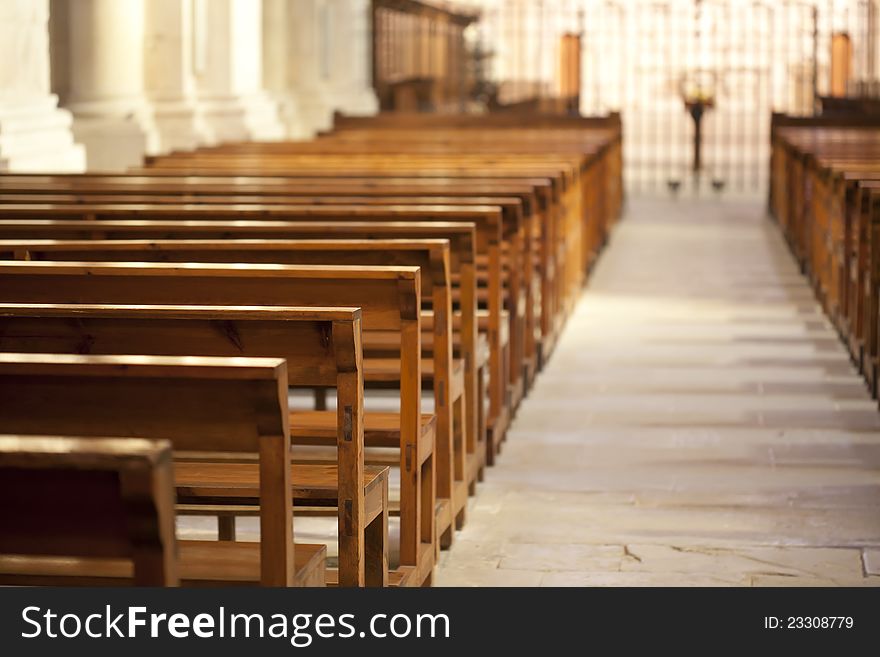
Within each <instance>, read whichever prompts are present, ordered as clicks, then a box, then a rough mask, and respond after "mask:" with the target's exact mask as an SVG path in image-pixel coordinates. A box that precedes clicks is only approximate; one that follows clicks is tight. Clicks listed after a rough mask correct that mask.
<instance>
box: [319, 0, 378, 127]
mask: <svg viewBox="0 0 880 657" xmlns="http://www.w3.org/2000/svg"><path fill="white" fill-rule="evenodd" d="M326 1H327V2H328V8H329V9H330V13H331V18H330V22H331V23H330V24H331V25H332V30H331V31H330V50H329V52H330V90H331V93H330V95H331V99H332V103H333V107H334V109H337V110H340V111H342V112H344V113H346V114H354V115H368V114H375V113H376V112H377V111H378V110H379V102H378V99H377V98H376V94H375V91H374V90H373V85H372V56H373V51H372V38H373V37H372V33H371V31H370V23H371V21H370V11H371V8H370V5H371V3H370V1H369V0H326Z"/></svg>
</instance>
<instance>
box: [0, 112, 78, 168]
mask: <svg viewBox="0 0 880 657" xmlns="http://www.w3.org/2000/svg"><path fill="white" fill-rule="evenodd" d="M71 122H72V119H71V115H70V112H68V111H67V110H63V109H60V108H59V107H58V98H57V97H56V96H55V95H47V96H45V97H43V98H34V99H33V100H24V101H0V171H13V172H14V171H17V172H41V173H49V172H58V173H68V172H71V173H76V172H81V171H84V170H85V167H86V154H85V149H84V148H83V147H82V145H80V144H76V143H74V139H73V133H72V132H71Z"/></svg>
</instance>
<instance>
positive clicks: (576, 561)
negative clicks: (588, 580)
mask: <svg viewBox="0 0 880 657" xmlns="http://www.w3.org/2000/svg"><path fill="white" fill-rule="evenodd" d="M623 558H624V551H623V548H622V547H621V546H619V545H585V544H567V545H566V544H542V543H509V544H507V545H504V546H503V547H502V549H501V563H500V564H499V566H498V567H499V568H500V569H501V570H596V571H607V570H619V569H620V564H621V560H622V559H623Z"/></svg>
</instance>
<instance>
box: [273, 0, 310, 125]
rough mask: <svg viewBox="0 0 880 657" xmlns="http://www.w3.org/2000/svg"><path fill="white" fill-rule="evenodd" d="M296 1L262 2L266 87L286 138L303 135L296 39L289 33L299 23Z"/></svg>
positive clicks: (276, 0) (277, 0) (274, 0)
mask: <svg viewBox="0 0 880 657" xmlns="http://www.w3.org/2000/svg"><path fill="white" fill-rule="evenodd" d="M296 4H297V3H296V0H263V87H264V88H265V89H266V92H267V93H268V94H269V96H270V97H271V98H272V100H273V101H274V102H275V104H276V105H277V107H278V114H279V117H280V118H281V122H282V123H283V124H284V129H285V133H286V136H288V137H295V136H297V135H300V134H301V133H302V132H303V131H304V125H303V117H302V114H301V112H300V102H299V98H298V97H297V94H296V92H295V91H294V87H295V85H296V73H297V72H296V67H295V66H294V61H293V58H294V54H293V53H292V50H293V49H294V43H295V39H294V38H293V37H292V35H291V33H290V28H291V24H292V22H293V21H294V20H297V19H296V15H297V9H298V8H297V6H295V5H296Z"/></svg>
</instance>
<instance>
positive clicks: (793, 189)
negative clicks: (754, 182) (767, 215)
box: [769, 116, 880, 397]
mask: <svg viewBox="0 0 880 657" xmlns="http://www.w3.org/2000/svg"><path fill="white" fill-rule="evenodd" d="M771 146H772V148H771V154H772V156H771V180H770V183H771V184H770V195H769V206H770V211H771V213H772V214H773V215H774V216H775V217H776V219H777V221H778V222H779V224H780V227H781V229H782V231H783V235H784V236H785V238H786V240H787V241H788V244H789V246H790V248H791V250H792V252H793V253H794V255H795V257H796V258H797V260H798V262H799V263H800V265H801V268H802V270H803V271H804V273H805V274H806V275H807V276H809V278H810V280H811V282H812V283H813V286H814V289H815V292H816V296H817V298H818V299H819V301H820V303H821V304H822V307H823V310H824V311H825V312H826V313H827V314H828V316H829V318H830V319H831V321H832V322H833V323H834V325H835V326H836V327H837V329H838V332H839V333H840V335H841V339H842V340H843V342H844V344H846V345H847V347H848V348H849V350H850V352H851V355H852V358H853V360H854V362H855V363H856V364H857V366H858V367H859V368H860V369H861V371H862V373H863V375H864V376H865V379H866V381H867V383H868V386H869V388H870V389H871V391H872V394H874V396H875V397H876V395H877V354H878V351H880V350H878V345H877V339H878V329H877V324H878V305H880V304H878V301H877V298H876V297H877V286H878V283H880V276H878V273H877V272H878V271H880V269H878V268H880V257H878V256H880V231H878V229H877V225H878V224H877V221H878V217H877V214H876V205H875V203H876V196H877V190H878V188H880V121H877V119H876V117H856V119H855V120H851V119H850V118H846V117H843V118H840V119H830V118H826V117H818V118H807V119H793V118H790V117H780V116H774V119H773V126H772V130H771Z"/></svg>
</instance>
